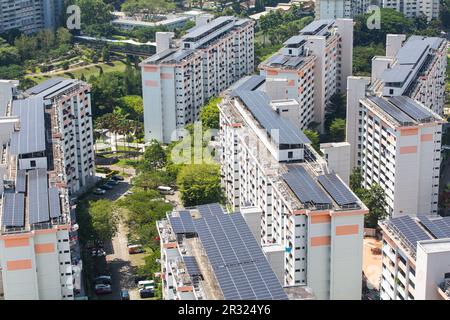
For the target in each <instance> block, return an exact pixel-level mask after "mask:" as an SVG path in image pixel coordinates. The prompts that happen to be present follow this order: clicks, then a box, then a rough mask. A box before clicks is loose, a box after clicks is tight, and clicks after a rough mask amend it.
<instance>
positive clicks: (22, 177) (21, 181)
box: [16, 170, 27, 192]
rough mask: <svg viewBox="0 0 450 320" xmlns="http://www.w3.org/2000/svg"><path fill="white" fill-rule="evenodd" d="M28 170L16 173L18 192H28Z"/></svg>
mask: <svg viewBox="0 0 450 320" xmlns="http://www.w3.org/2000/svg"><path fill="white" fill-rule="evenodd" d="M26 174H27V172H26V170H17V173H16V192H25V191H26V184H25V182H26Z"/></svg>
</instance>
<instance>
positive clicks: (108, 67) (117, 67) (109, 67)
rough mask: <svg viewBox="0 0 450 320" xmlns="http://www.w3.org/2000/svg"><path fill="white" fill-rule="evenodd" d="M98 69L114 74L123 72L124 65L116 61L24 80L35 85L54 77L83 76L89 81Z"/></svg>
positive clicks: (96, 73)
mask: <svg viewBox="0 0 450 320" xmlns="http://www.w3.org/2000/svg"><path fill="white" fill-rule="evenodd" d="M100 68H102V69H103V73H108V72H114V71H119V72H123V71H125V68H126V64H125V63H124V62H123V61H121V60H118V61H113V62H111V63H108V64H106V63H102V64H100V65H97V66H93V67H87V68H83V69H80V70H76V71H73V72H67V71H59V72H55V73H52V74H51V75H45V76H34V77H30V76H26V78H29V79H32V80H33V81H35V82H36V83H38V84H39V83H41V82H44V81H45V80H48V79H50V78H53V77H56V76H58V77H64V78H73V79H79V78H81V75H82V74H84V77H85V78H86V79H87V80H89V77H90V76H92V75H99V73H100Z"/></svg>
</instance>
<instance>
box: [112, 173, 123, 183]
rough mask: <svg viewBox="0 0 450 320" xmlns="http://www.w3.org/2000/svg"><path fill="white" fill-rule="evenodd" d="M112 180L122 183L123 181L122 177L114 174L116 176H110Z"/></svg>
mask: <svg viewBox="0 0 450 320" xmlns="http://www.w3.org/2000/svg"><path fill="white" fill-rule="evenodd" d="M112 179H114V180H118V181H123V180H125V179H124V177H122V176H119V175H118V174H116V175H114V176H112Z"/></svg>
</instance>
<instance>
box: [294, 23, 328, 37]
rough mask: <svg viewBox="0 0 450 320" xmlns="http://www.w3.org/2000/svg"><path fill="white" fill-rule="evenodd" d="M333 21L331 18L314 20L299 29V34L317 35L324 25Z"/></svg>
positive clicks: (326, 25)
mask: <svg viewBox="0 0 450 320" xmlns="http://www.w3.org/2000/svg"><path fill="white" fill-rule="evenodd" d="M333 23H334V21H333V20H315V21H313V22H311V23H310V24H308V25H307V26H306V27H304V28H303V29H302V30H300V34H305V35H317V34H319V33H320V32H321V31H322V30H324V29H325V27H328V26H330V25H332V24H333Z"/></svg>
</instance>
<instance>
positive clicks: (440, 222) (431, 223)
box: [420, 216, 450, 239]
mask: <svg viewBox="0 0 450 320" xmlns="http://www.w3.org/2000/svg"><path fill="white" fill-rule="evenodd" d="M420 222H421V223H422V224H423V225H424V226H425V227H426V228H427V229H428V230H429V231H430V232H431V233H432V234H433V235H434V236H435V237H436V238H437V239H441V238H450V217H438V218H428V217H426V216H421V217H420Z"/></svg>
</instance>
